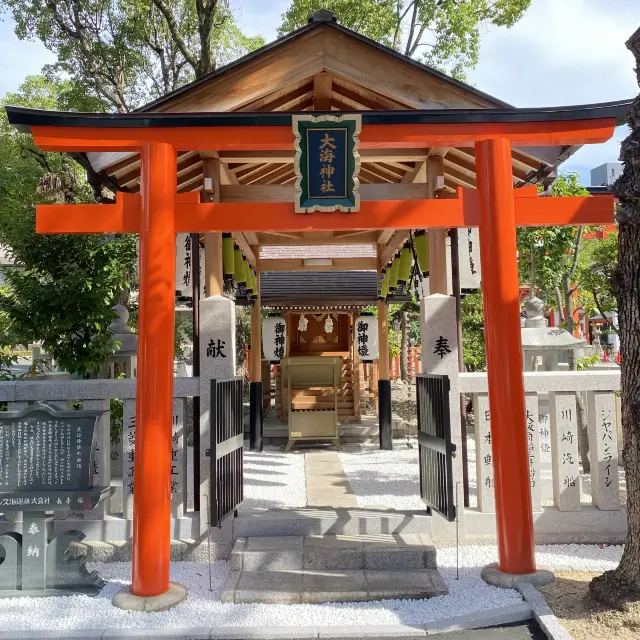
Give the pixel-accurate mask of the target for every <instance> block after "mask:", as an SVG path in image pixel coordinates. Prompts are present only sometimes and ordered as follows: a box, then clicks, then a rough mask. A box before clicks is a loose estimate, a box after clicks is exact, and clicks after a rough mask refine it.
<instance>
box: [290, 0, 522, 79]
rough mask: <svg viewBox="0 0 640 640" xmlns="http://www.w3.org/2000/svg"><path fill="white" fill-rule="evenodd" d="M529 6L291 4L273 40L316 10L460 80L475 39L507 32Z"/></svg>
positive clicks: (453, 0)
mask: <svg viewBox="0 0 640 640" xmlns="http://www.w3.org/2000/svg"><path fill="white" fill-rule="evenodd" d="M530 4H531V0H292V1H291V5H290V6H289V8H288V9H287V11H286V12H285V13H284V14H283V16H282V26H281V27H280V31H279V34H280V35H285V34H287V33H289V32H291V31H293V30H294V29H296V28H298V27H301V26H302V25H304V24H306V23H307V20H308V18H309V14H311V13H312V12H314V11H317V10H319V9H329V10H330V11H333V13H334V14H335V15H336V17H337V18H338V20H339V21H340V23H341V24H342V25H344V26H345V27H349V28H350V29H353V30H354V31H357V32H359V33H362V34H363V35H365V36H368V37H369V38H372V39H373V40H376V41H377V42H380V43H382V44H384V45H386V46H388V47H392V48H393V49H395V50H396V51H400V52H402V53H404V54H405V55H407V56H411V57H419V58H420V59H421V60H422V61H423V62H425V63H426V64H428V65H431V66H432V67H435V68H437V69H442V70H443V71H446V72H448V73H450V74H451V75H452V76H453V77H455V78H459V79H464V72H465V69H470V68H473V67H475V66H476V64H477V63H478V54H479V52H480V34H481V33H482V32H483V30H485V29H487V28H489V27H491V26H501V27H502V26H504V27H511V26H513V25H514V24H515V23H516V22H517V21H518V20H519V19H520V18H521V17H522V16H523V15H524V13H525V11H526V10H527V9H528V8H529V5H530Z"/></svg>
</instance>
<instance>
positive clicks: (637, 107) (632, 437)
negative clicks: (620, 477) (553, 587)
mask: <svg viewBox="0 0 640 640" xmlns="http://www.w3.org/2000/svg"><path fill="white" fill-rule="evenodd" d="M627 47H628V48H629V49H630V50H631V52H632V53H633V54H634V57H635V60H636V75H637V78H638V84H639V85H640V29H638V30H637V31H636V32H635V33H634V34H633V35H632V36H631V38H630V39H629V41H628V42H627ZM627 124H628V125H629V127H630V128H631V133H630V134H629V136H628V137H627V138H626V139H625V141H624V142H623V143H622V146H621V149H620V159H621V160H622V161H623V162H624V170H623V172H622V175H621V176H620V178H618V180H617V181H616V183H615V184H614V187H613V191H614V193H615V195H616V196H617V197H618V199H619V205H618V209H617V216H616V217H617V221H618V224H619V235H618V266H617V268H616V271H615V274H614V283H613V284H614V289H615V292H616V298H617V301H618V328H619V331H620V350H621V352H622V364H621V401H622V439H623V443H624V445H623V451H622V459H623V461H624V469H625V472H626V476H627V538H626V542H625V545H624V552H623V554H622V559H621V560H620V564H619V565H618V567H617V568H616V569H615V570H614V571H607V572H606V573H604V574H603V575H602V576H599V577H597V578H594V580H593V581H592V582H591V591H592V593H593V594H594V595H595V597H596V598H598V599H599V600H600V601H601V602H605V603H607V604H610V605H613V606H622V605H623V604H624V603H625V602H626V601H628V600H631V599H636V598H638V597H639V596H640V295H639V294H638V292H639V291H640V96H638V97H637V98H636V100H635V101H634V102H633V104H632V105H631V108H630V110H629V114H628V116H627Z"/></svg>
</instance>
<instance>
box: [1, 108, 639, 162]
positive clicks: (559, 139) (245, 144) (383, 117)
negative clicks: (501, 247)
mask: <svg viewBox="0 0 640 640" xmlns="http://www.w3.org/2000/svg"><path fill="white" fill-rule="evenodd" d="M629 104H630V101H628V100H626V101H618V102H607V103H601V104H594V105H581V106H572V107H558V108H536V109H436V110H412V111H364V112H354V113H360V114H361V116H362V132H361V134H360V145H361V148H363V149H367V148H369V149H375V148H392V147H398V146H401V147H407V148H411V147H421V146H425V145H427V146H473V145H474V144H475V143H476V142H477V141H479V140H486V139H489V138H506V139H508V140H509V141H510V142H511V144H512V145H538V146H548V145H578V144H594V143H600V142H605V141H606V140H608V139H609V138H610V137H611V136H612V135H613V128H614V127H615V126H616V124H619V123H621V119H622V118H623V116H624V115H625V114H626V112H627V110H628V107H629ZM314 113H315V114H316V115H321V114H322V112H314ZM329 113H332V112H329ZM341 113H342V114H343V115H344V114H345V113H348V112H341ZM7 114H8V117H9V122H10V123H11V124H12V125H13V126H15V127H16V128H18V129H20V130H22V131H30V132H31V133H32V135H33V138H34V141H35V143H36V144H37V145H38V146H39V147H40V148H41V149H43V150H46V151H104V150H111V151H133V150H139V149H140V148H141V147H142V146H144V145H145V144H148V143H152V142H165V143H168V144H171V145H173V146H174V147H175V148H176V149H178V150H179V151H204V150H216V151H222V150H269V149H273V150H278V149H290V148H291V146H292V144H293V132H292V128H291V123H292V118H293V116H294V115H296V114H295V113H289V112H288V113H278V112H271V113H180V114H175V113H135V114H97V113H88V114H85V113H64V112H54V111H40V110H34V109H24V108H18V107H7Z"/></svg>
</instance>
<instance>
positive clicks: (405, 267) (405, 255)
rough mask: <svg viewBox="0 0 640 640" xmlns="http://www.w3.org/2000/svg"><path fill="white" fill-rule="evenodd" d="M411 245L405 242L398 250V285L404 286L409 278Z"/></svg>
mask: <svg viewBox="0 0 640 640" xmlns="http://www.w3.org/2000/svg"><path fill="white" fill-rule="evenodd" d="M411 262H412V260H411V247H410V246H409V243H408V242H407V243H405V245H404V247H402V250H401V251H400V273H399V274H398V286H400V287H404V285H405V284H407V282H409V280H410V279H411Z"/></svg>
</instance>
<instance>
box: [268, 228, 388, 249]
mask: <svg viewBox="0 0 640 640" xmlns="http://www.w3.org/2000/svg"><path fill="white" fill-rule="evenodd" d="M378 233H379V232H378V231H370V230H366V231H362V233H358V235H357V236H346V237H340V238H336V237H335V233H334V232H333V231H325V232H317V231H311V232H309V233H307V235H306V237H303V236H301V235H296V234H294V233H283V232H280V233H273V232H272V231H267V232H264V231H263V232H260V233H258V239H259V241H260V244H261V245H262V246H274V245H275V246H283V245H288V246H296V247H297V246H309V245H325V244H339V245H343V244H374V243H375V242H376V241H377V239H378ZM325 234H326V235H325Z"/></svg>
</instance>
